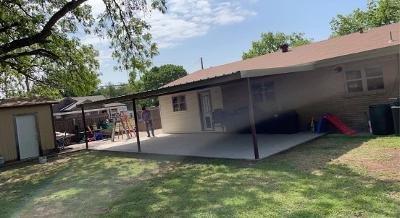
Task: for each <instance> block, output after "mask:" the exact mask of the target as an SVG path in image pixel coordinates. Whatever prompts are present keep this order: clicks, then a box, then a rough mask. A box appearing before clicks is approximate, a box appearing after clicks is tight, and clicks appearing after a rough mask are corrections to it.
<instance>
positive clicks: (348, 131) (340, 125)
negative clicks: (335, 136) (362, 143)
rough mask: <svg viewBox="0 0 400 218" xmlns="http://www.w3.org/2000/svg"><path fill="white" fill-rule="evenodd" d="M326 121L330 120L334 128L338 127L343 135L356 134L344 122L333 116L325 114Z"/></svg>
mask: <svg viewBox="0 0 400 218" xmlns="http://www.w3.org/2000/svg"><path fill="white" fill-rule="evenodd" d="M323 118H324V119H326V120H328V121H329V122H330V123H331V124H332V125H333V126H334V127H336V128H337V129H338V130H339V131H340V132H341V133H343V134H345V135H348V136H352V135H355V134H356V131H354V130H353V129H351V128H350V127H348V126H347V125H346V124H345V123H343V121H341V120H340V119H339V118H338V117H337V116H335V115H333V114H325V115H324V116H323Z"/></svg>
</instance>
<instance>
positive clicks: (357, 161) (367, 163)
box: [334, 148, 400, 181]
mask: <svg viewBox="0 0 400 218" xmlns="http://www.w3.org/2000/svg"><path fill="white" fill-rule="evenodd" d="M334 162H339V163H344V164H348V165H350V166H353V167H357V168H360V169H363V170H364V171H365V172H366V173H367V174H368V175H370V176H372V177H375V178H378V179H380V180H388V181H400V148H380V149H368V150H364V151H363V152H362V153H358V152H354V153H353V154H352V153H349V154H346V155H344V156H342V157H340V158H338V159H337V160H335V161H334Z"/></svg>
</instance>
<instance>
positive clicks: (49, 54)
mask: <svg viewBox="0 0 400 218" xmlns="http://www.w3.org/2000/svg"><path fill="white" fill-rule="evenodd" d="M86 1H87V0H52V1H43V0H14V1H9V0H5V1H1V2H0V70H1V72H3V74H4V76H5V75H6V74H7V76H6V77H7V78H8V77H13V80H15V81H20V82H17V84H21V85H19V86H18V87H17V89H18V90H22V91H24V90H25V93H26V94H29V93H28V92H30V94H37V93H33V92H34V91H35V90H41V91H38V93H54V92H53V91H54V90H57V92H58V93H59V94H61V95H88V94H91V93H92V92H93V91H94V90H95V89H96V87H97V85H98V84H99V79H98V75H99V72H98V69H99V63H98V61H97V60H96V57H97V55H98V54H97V51H95V50H94V48H93V47H92V46H86V45H82V44H81V43H80V39H78V38H75V37H74V36H76V33H77V32H78V31H79V33H81V32H84V33H86V34H95V35H97V36H100V37H103V38H107V39H109V41H110V44H111V45H110V47H111V48H113V53H112V56H113V57H114V58H115V59H116V60H117V61H118V62H119V63H120V65H119V66H118V69H120V70H127V71H130V72H136V70H144V69H146V68H147V67H149V66H150V64H151V58H152V57H153V56H154V55H156V54H158V51H157V46H156V45H155V44H154V43H153V42H152V38H151V35H150V33H149V29H150V26H149V25H148V24H147V23H146V22H145V20H144V18H145V15H146V14H147V13H148V12H150V11H151V10H153V9H154V10H159V11H161V12H164V11H165V10H166V8H165V0H151V1H147V0H103V3H104V4H105V6H106V9H105V11H103V13H100V14H99V15H98V16H97V15H94V14H93V13H92V10H91V6H89V5H86V4H84V3H85V2H86ZM80 30H82V31H80ZM19 74H20V75H19ZM16 75H19V76H18V77H17V76H16ZM20 77H21V78H20ZM26 79H27V80H28V82H25V81H26ZM24 84H28V85H24ZM30 86H31V87H32V89H30ZM36 87H40V88H36ZM43 90H52V91H51V92H48V91H43ZM6 94H7V93H6ZM52 95H53V94H52Z"/></svg>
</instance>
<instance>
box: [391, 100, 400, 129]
mask: <svg viewBox="0 0 400 218" xmlns="http://www.w3.org/2000/svg"><path fill="white" fill-rule="evenodd" d="M392 116H393V125H394V133H395V134H396V135H400V106H392Z"/></svg>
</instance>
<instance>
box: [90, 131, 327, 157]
mask: <svg viewBox="0 0 400 218" xmlns="http://www.w3.org/2000/svg"><path fill="white" fill-rule="evenodd" d="M320 136H322V134H314V133H309V132H300V133H296V134H258V135H257V138H258V143H259V153H260V158H265V157H268V156H271V155H273V154H276V153H279V152H282V151H284V150H287V149H290V148H292V147H294V146H297V145H299V144H302V143H305V142H307V141H310V140H313V139H315V138H318V137H320ZM89 148H90V149H93V150H107V151H120V152H137V144H136V139H125V140H119V141H116V142H111V141H99V142H90V143H89ZM141 148H142V153H148V154H163V155H180V156H195V157H211V158H229V159H249V160H250V159H254V152H253V144H252V140H251V135H250V134H222V133H192V134H159V135H157V136H156V137H154V138H147V137H146V138H142V139H141Z"/></svg>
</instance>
